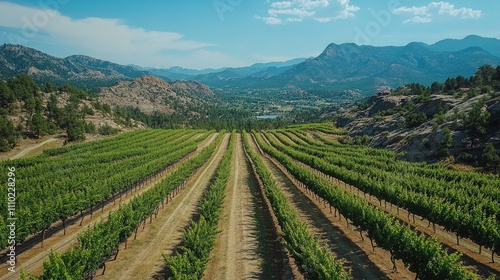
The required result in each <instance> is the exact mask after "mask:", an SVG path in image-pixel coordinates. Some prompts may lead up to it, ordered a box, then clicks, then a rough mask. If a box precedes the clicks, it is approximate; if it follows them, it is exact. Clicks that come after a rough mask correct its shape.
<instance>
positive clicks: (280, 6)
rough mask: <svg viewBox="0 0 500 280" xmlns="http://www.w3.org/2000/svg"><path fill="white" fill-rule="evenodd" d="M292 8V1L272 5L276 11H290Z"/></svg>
mask: <svg viewBox="0 0 500 280" xmlns="http://www.w3.org/2000/svg"><path fill="white" fill-rule="evenodd" d="M291 6H292V1H281V2H274V3H272V4H271V7H272V8H275V9H288V8H290V7H291Z"/></svg>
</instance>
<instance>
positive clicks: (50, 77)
mask: <svg viewBox="0 0 500 280" xmlns="http://www.w3.org/2000/svg"><path fill="white" fill-rule="evenodd" d="M19 74H29V75H30V76H31V77H32V78H33V79H34V80H35V82H37V83H38V84H43V83H45V82H47V81H50V82H52V83H55V84H65V83H70V84H73V85H75V86H78V87H84V88H94V87H99V86H105V85H111V84H113V83H115V82H117V81H119V80H123V79H130V78H136V77H139V76H142V75H144V74H145V72H142V71H139V70H136V69H135V68H134V67H131V66H123V65H119V64H115V63H112V62H108V61H104V60H99V59H95V58H92V57H88V56H83V55H73V56H69V57H66V58H58V57H54V56H51V55H48V54H45V53H43V52H40V51H38V50H35V49H32V48H28V47H25V46H21V45H10V44H4V45H2V46H0V79H4V80H6V79H8V78H11V77H14V76H17V75H19Z"/></svg>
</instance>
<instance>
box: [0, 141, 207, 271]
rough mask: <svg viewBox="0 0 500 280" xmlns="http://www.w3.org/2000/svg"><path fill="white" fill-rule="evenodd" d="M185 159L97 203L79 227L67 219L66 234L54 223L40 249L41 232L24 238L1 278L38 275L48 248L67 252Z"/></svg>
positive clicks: (2, 267)
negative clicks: (13, 267) (11, 266)
mask: <svg viewBox="0 0 500 280" xmlns="http://www.w3.org/2000/svg"><path fill="white" fill-rule="evenodd" d="M199 136H200V135H198V137H199ZM215 137H216V135H215V134H214V135H211V136H209V137H207V139H205V140H203V141H201V142H200V143H199V147H198V149H197V151H196V152H195V153H194V154H193V155H196V154H197V152H199V151H201V149H203V148H204V147H206V146H208V145H209V144H210V143H211V142H212V141H213V140H214V139H215ZM193 155H191V156H193ZM185 160H187V159H184V160H181V161H179V162H177V163H175V164H174V165H172V166H171V167H172V168H169V169H168V170H166V171H165V172H163V173H161V174H160V175H159V176H158V178H156V179H152V180H149V181H147V182H145V183H144V184H143V185H141V186H140V187H138V188H137V189H136V190H135V191H133V192H132V194H129V195H127V196H122V197H121V198H117V199H116V203H113V201H112V200H110V201H109V202H108V203H107V204H105V205H104V208H103V209H102V210H101V206H100V205H99V206H96V208H94V211H93V214H92V218H91V217H90V216H91V215H90V212H88V213H86V214H85V215H84V217H83V223H82V226H80V216H79V215H77V216H76V217H72V218H70V219H68V222H66V235H64V231H63V228H62V223H61V222H58V223H55V224H54V225H52V227H51V229H50V230H48V231H47V233H46V235H45V240H44V246H43V248H42V247H41V239H42V238H41V234H37V235H35V236H34V237H32V238H30V239H28V240H26V241H25V242H24V243H23V244H22V245H20V246H17V247H16V253H17V254H16V261H17V265H16V272H15V273H12V272H9V271H8V270H7V267H8V264H7V263H5V262H4V263H2V264H1V265H0V279H2V280H3V279H19V277H20V271H21V269H23V270H25V271H26V272H28V273H30V274H32V275H38V274H41V273H42V270H43V262H44V261H45V260H47V259H48V256H49V254H50V252H51V251H54V252H57V253H63V252H65V251H67V250H68V249H69V248H71V246H74V245H75V244H76V243H77V237H78V234H80V233H81V232H83V231H84V230H86V229H88V228H89V227H91V226H93V225H94V224H95V223H97V222H100V221H101V220H102V219H106V217H107V216H108V214H109V212H111V211H114V210H116V209H118V207H119V205H120V204H126V203H128V202H129V201H130V200H131V199H132V198H133V197H135V196H137V195H138V194H141V193H143V192H145V191H147V190H148V189H149V188H151V187H152V186H154V185H155V184H156V183H157V182H159V180H160V179H161V178H163V177H164V176H167V175H168V174H170V173H171V172H172V170H173V169H174V168H175V166H178V165H179V164H180V163H182V162H184V161H185ZM84 213H85V212H84ZM70 220H71V222H70ZM3 255H5V254H3ZM3 255H2V257H3Z"/></svg>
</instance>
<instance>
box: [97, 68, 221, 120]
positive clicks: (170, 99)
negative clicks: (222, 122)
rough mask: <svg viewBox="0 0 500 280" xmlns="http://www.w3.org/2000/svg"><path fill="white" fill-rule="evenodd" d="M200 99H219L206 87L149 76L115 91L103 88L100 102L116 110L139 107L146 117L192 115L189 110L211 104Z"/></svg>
mask: <svg viewBox="0 0 500 280" xmlns="http://www.w3.org/2000/svg"><path fill="white" fill-rule="evenodd" d="M200 96H209V97H210V98H211V99H216V96H215V94H214V93H213V92H212V91H211V90H210V89H209V88H208V87H206V86H205V85H203V84H200V83H197V82H192V83H191V82H178V83H175V84H174V85H170V84H169V83H167V82H166V81H164V80H162V79H160V78H157V77H154V76H149V75H146V76H141V77H139V78H136V79H134V80H131V81H120V82H118V84H116V85H115V86H112V87H104V88H101V90H100V93H99V100H100V102H101V103H103V104H108V105H110V106H112V107H115V106H118V107H137V108H139V110H140V111H141V112H143V113H146V114H152V113H154V112H160V113H164V114H172V113H174V112H182V113H186V114H190V112H189V110H188V108H190V107H200V106H201V105H203V104H206V103H207V102H208V101H209V100H207V99H202V98H200Z"/></svg>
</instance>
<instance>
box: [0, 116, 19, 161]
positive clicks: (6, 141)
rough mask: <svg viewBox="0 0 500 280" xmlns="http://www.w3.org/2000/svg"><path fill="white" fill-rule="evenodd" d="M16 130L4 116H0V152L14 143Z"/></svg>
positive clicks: (11, 146) (10, 147)
mask: <svg viewBox="0 0 500 280" xmlns="http://www.w3.org/2000/svg"><path fill="white" fill-rule="evenodd" d="M16 138H17V131H16V128H15V127H14V125H13V124H12V123H11V122H10V121H9V120H8V119H7V118H5V117H0V152H7V151H9V150H10V149H12V148H13V147H14V146H15V145H16Z"/></svg>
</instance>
